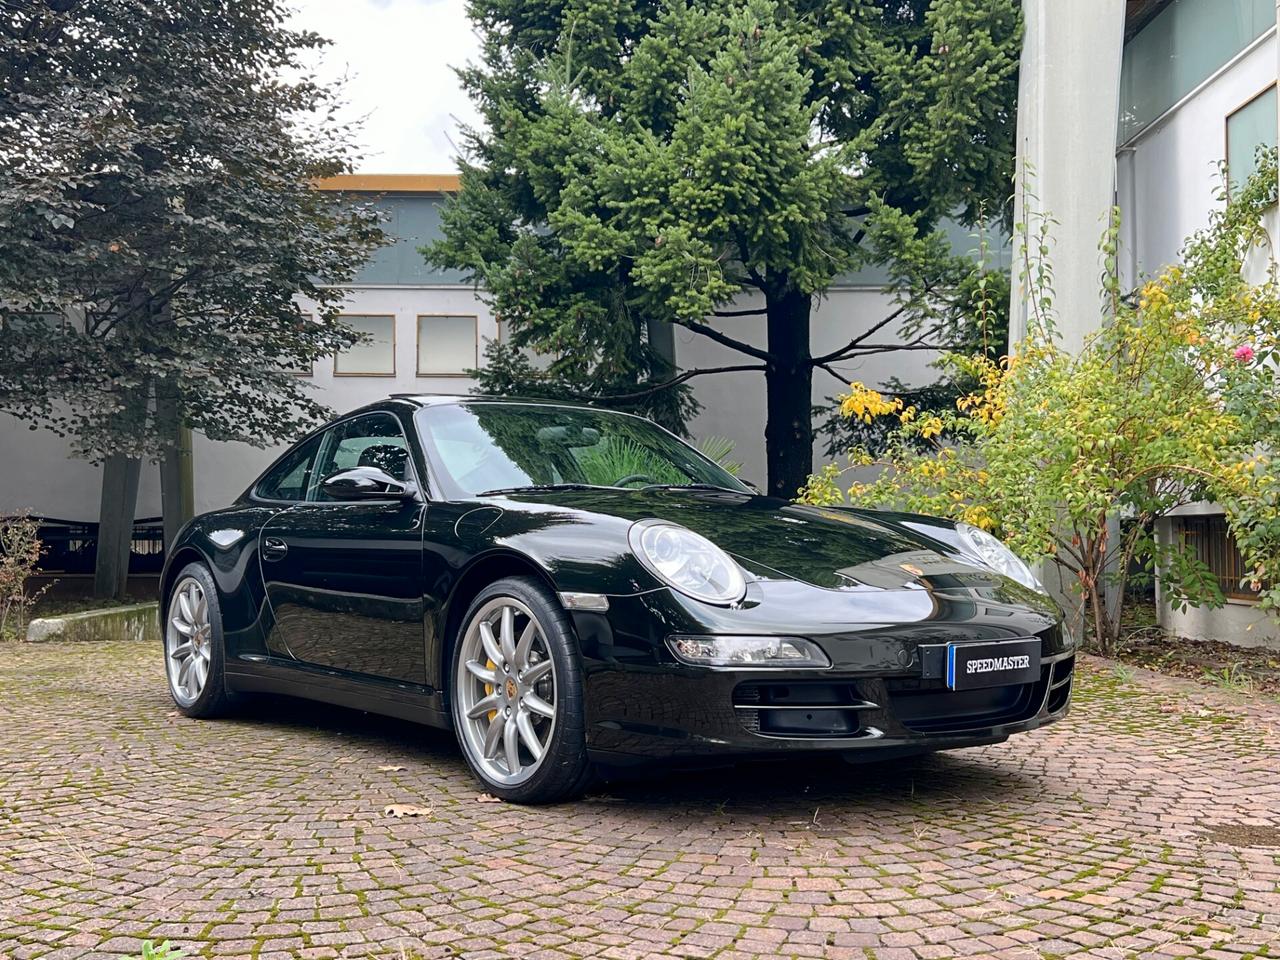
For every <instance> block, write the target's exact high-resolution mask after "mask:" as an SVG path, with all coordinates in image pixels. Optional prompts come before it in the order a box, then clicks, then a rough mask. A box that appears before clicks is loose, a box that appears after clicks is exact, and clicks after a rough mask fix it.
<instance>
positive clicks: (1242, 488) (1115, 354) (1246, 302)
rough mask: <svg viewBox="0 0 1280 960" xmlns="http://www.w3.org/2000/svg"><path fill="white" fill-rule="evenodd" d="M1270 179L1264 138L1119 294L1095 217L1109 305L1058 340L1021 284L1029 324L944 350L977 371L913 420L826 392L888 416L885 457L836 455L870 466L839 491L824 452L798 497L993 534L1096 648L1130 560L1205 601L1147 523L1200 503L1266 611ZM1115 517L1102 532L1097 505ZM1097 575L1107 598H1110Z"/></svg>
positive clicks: (1037, 294) (1191, 600) (1274, 428)
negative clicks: (1039, 578)
mask: <svg viewBox="0 0 1280 960" xmlns="http://www.w3.org/2000/svg"><path fill="white" fill-rule="evenodd" d="M1276 181H1277V168H1276V160H1275V156H1274V154H1272V155H1271V156H1269V157H1268V158H1266V162H1265V163H1263V164H1262V166H1261V169H1260V170H1259V172H1258V174H1256V175H1255V176H1254V178H1252V179H1251V180H1250V182H1249V184H1248V185H1247V186H1246V188H1245V189H1243V190H1241V191H1239V192H1238V193H1237V195H1236V197H1235V198H1233V199H1232V200H1231V201H1230V202H1229V203H1228V204H1227V205H1226V206H1225V209H1223V210H1221V211H1219V212H1217V213H1215V214H1214V215H1213V217H1212V220H1211V223H1210V225H1209V227H1208V228H1207V229H1206V230H1204V231H1202V232H1201V233H1199V234H1196V235H1195V236H1193V237H1192V238H1191V239H1190V240H1189V241H1188V242H1187V244H1186V246H1185V247H1184V249H1183V256H1182V260H1183V262H1182V263H1181V264H1179V265H1177V266H1173V267H1170V268H1168V269H1167V270H1165V271H1164V272H1162V273H1161V274H1160V275H1159V276H1156V277H1153V278H1151V279H1149V280H1147V281H1146V282H1145V283H1143V284H1142V286H1141V288H1140V289H1139V290H1138V291H1136V292H1135V294H1133V295H1131V296H1122V295H1121V293H1120V291H1119V288H1118V282H1117V281H1116V279H1115V277H1114V272H1113V271H1114V257H1115V236H1116V228H1115V226H1114V225H1113V227H1112V229H1111V230H1110V231H1109V232H1108V234H1107V237H1106V239H1105V240H1104V242H1103V251H1104V253H1105V254H1106V256H1107V258H1108V265H1109V267H1111V270H1110V271H1109V272H1108V273H1107V274H1106V275H1105V278H1104V285H1105V288H1106V293H1107V296H1108V298H1109V299H1108V303H1109V310H1108V313H1109V317H1108V318H1107V323H1106V324H1105V325H1104V326H1103V327H1102V329H1100V330H1099V331H1098V332H1096V333H1095V334H1093V335H1092V336H1091V337H1089V338H1088V339H1087V341H1086V343H1085V346H1084V347H1083V349H1082V350H1081V351H1080V353H1079V354H1076V355H1072V354H1070V353H1067V352H1066V351H1064V350H1063V349H1062V348H1061V347H1060V346H1059V345H1058V343H1057V338H1056V336H1055V334H1054V322H1053V316H1052V298H1051V296H1050V295H1049V294H1047V293H1046V292H1045V291H1044V290H1043V289H1042V290H1040V291H1036V290H1034V289H1033V292H1032V299H1033V302H1034V303H1035V305H1036V308H1037V309H1036V316H1035V318H1034V322H1033V323H1032V329H1031V332H1030V334H1029V335H1028V337H1027V338H1026V339H1025V340H1024V341H1023V342H1022V343H1020V344H1017V345H1016V347H1015V348H1014V349H1013V350H1012V351H1011V353H1010V356H1008V357H1005V358H1003V359H1002V360H999V361H993V360H991V359H989V358H987V357H984V356H976V357H965V358H951V359H950V360H948V361H947V363H948V364H949V366H950V369H952V370H953V371H954V373H955V375H956V377H957V378H971V379H973V380H974V381H976V382H977V383H978V384H979V386H978V388H977V389H976V390H975V391H973V392H971V393H969V394H968V395H966V396H963V397H961V399H960V400H959V401H958V402H957V404H956V409H955V410H954V411H948V412H945V413H943V414H941V415H929V416H919V415H917V412H916V411H915V410H914V409H913V408H912V407H910V406H907V405H905V404H903V403H902V402H901V401H900V400H897V399H895V398H892V397H886V396H883V395H881V394H880V393H879V392H878V391H875V390H872V389H870V388H868V387H865V386H864V385H862V384H853V385H852V386H851V391H850V393H848V394H846V395H845V396H844V397H842V398H841V402H842V412H843V413H844V414H845V415H846V416H858V417H862V418H864V419H866V418H870V419H873V420H874V419H876V418H896V423H895V425H894V439H893V441H892V442H891V444H890V445H889V451H888V453H887V454H885V455H884V456H882V457H880V458H872V457H871V456H870V455H869V454H867V453H866V452H865V451H859V450H855V451H853V453H852V454H851V457H850V463H851V466H855V467H857V466H863V467H870V466H876V467H879V468H880V472H879V474H878V476H877V477H876V479H873V480H870V481H868V482H855V483H853V484H852V485H850V486H849V487H848V488H847V489H846V490H842V489H841V486H842V480H841V475H842V471H841V470H839V469H838V468H835V467H828V468H827V470H825V471H823V472H822V473H819V474H817V475H815V476H814V477H812V478H810V481H809V484H808V485H807V486H806V487H805V489H804V490H803V491H802V499H803V500H805V501H808V502H812V503H833V502H838V501H840V500H842V499H843V497H844V496H845V495H846V494H847V496H848V497H849V499H850V500H851V501H853V502H855V503H860V504H867V505H877V506H891V507H894V508H897V509H906V510H914V511H918V512H921V513H931V514H937V515H942V516H949V517H953V518H955V519H958V520H964V521H967V522H969V523H972V524H974V525H976V526H979V527H982V528H984V529H987V530H991V531H993V532H995V533H996V534H998V535H999V536H1002V537H1003V538H1004V539H1005V540H1006V541H1008V543H1009V544H1010V546H1012V547H1013V548H1014V549H1015V550H1016V551H1018V552H1019V553H1021V554H1022V555H1023V556H1024V557H1025V558H1026V559H1028V560H1034V559H1044V560H1047V561H1049V562H1051V563H1053V564H1056V565H1057V566H1058V567H1059V568H1060V569H1061V571H1062V572H1063V574H1064V580H1065V581H1066V582H1067V583H1070V584H1073V585H1074V586H1075V588H1076V591H1077V594H1078V597H1079V599H1080V606H1079V607H1078V608H1077V611H1076V613H1077V617H1078V618H1079V619H1080V620H1083V621H1084V623H1085V625H1086V626H1087V627H1088V628H1089V630H1090V631H1091V633H1092V635H1093V637H1094V639H1095V641H1096V643H1097V645H1098V647H1099V649H1100V650H1101V651H1102V652H1104V653H1111V652H1114V649H1115V647H1116V644H1117V641H1118V639H1119V631H1120V617H1121V612H1122V610H1121V607H1122V605H1123V597H1124V587H1125V586H1126V585H1127V580H1128V578H1129V576H1130V568H1131V561H1132V560H1134V559H1135V558H1137V559H1139V560H1142V561H1144V562H1145V563H1146V565H1147V567H1148V569H1150V570H1151V571H1152V573H1153V575H1154V576H1156V577H1157V578H1159V579H1160V580H1161V582H1162V585H1163V586H1164V588H1165V589H1166V590H1167V591H1168V592H1169V594H1170V595H1172V596H1173V597H1174V598H1175V599H1176V600H1178V601H1180V602H1182V603H1184V604H1191V605H1200V604H1210V605H1213V604H1220V603H1222V602H1223V598H1222V592H1221V590H1220V588H1219V587H1218V584H1217V582H1216V580H1215V579H1214V578H1213V577H1212V576H1208V575H1207V571H1206V570H1205V569H1204V566H1203V564H1201V563H1200V562H1199V561H1197V560H1196V559H1195V558H1194V557H1193V556H1191V555H1190V554H1189V552H1187V551H1186V550H1184V549H1182V547H1181V545H1180V544H1162V545H1159V546H1157V544H1156V543H1155V542H1154V541H1153V539H1152V537H1151V534H1150V531H1151V529H1152V527H1153V524H1154V521H1155V520H1156V519H1158V518H1160V517H1164V516H1167V515H1168V514H1169V513H1170V511H1172V510H1174V509H1175V508H1177V507H1179V506H1181V505H1184V504H1187V503H1191V502H1195V501H1200V500H1213V501H1217V502H1218V503H1219V504H1221V505H1222V506H1223V507H1224V508H1225V510H1226V513H1227V519H1228V522H1229V524H1230V525H1231V528H1232V531H1233V533H1234V534H1235V536H1236V539H1237V541H1238V543H1239V545H1240V548H1241V551H1242V553H1243V555H1244V558H1245V561H1246V564H1247V567H1248V572H1247V573H1246V575H1245V579H1246V580H1247V581H1249V582H1250V583H1251V585H1252V586H1253V587H1254V588H1255V589H1259V588H1260V589H1262V591H1263V592H1262V605H1263V607H1264V608H1265V609H1268V610H1270V611H1271V612H1273V613H1274V612H1276V611H1277V610H1280V490H1278V489H1277V483H1278V481H1277V474H1276V466H1275V463H1274V454H1275V452H1276V450H1277V449H1278V448H1280V444H1277V440H1278V439H1280V381H1278V379H1277V376H1276V363H1277V360H1278V359H1280V285H1278V284H1277V279H1276V266H1275V263H1274V260H1273V258H1272V256H1271V251H1270V243H1269V239H1268V238H1267V235H1266V232H1265V230H1264V229H1263V227H1262V215H1263V213H1264V212H1265V211H1266V210H1267V209H1268V208H1269V207H1271V206H1272V205H1273V204H1274V203H1275V201H1276V192H1277V191H1276ZM1028 232H1029V231H1028ZM1028 246H1032V245H1030V244H1029V245H1028ZM1039 249H1043V248H1039ZM1259 257H1262V258H1263V259H1265V260H1266V269H1265V275H1264V276H1263V277H1262V279H1261V280H1260V282H1257V283H1250V282H1248V281H1247V280H1246V279H1245V276H1244V274H1245V266H1246V262H1249V263H1251V264H1254V265H1256V261H1257V260H1258V258H1259ZM1023 275H1024V277H1030V278H1031V280H1032V281H1034V279H1035V277H1036V276H1037V275H1040V276H1047V275H1048V271H1047V270H1045V269H1044V268H1043V267H1040V266H1037V265H1035V264H1032V263H1028V264H1026V265H1024V267H1023ZM922 441H926V443H924V445H923V446H922V443H921V442H922ZM1120 518H1122V519H1124V520H1125V521H1126V522H1125V523H1124V524H1122V525H1121V526H1120V528H1119V529H1120V530H1121V531H1122V532H1121V533H1120V534H1119V535H1118V536H1116V535H1115V533H1114V531H1115V530H1116V525H1115V524H1114V523H1109V522H1108V521H1109V520H1115V519H1120ZM1112 570H1114V571H1115V573H1114V574H1111V573H1109V571H1112ZM1108 578H1110V582H1117V586H1118V587H1119V589H1118V590H1117V593H1118V595H1119V598H1120V600H1119V603H1118V604H1117V603H1113V604H1112V605H1111V606H1110V608H1109V607H1108V604H1107V603H1106V602H1105V596H1104V591H1105V587H1106V585H1107V583H1108V582H1109V579H1108Z"/></svg>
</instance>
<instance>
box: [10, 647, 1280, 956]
mask: <svg viewBox="0 0 1280 960" xmlns="http://www.w3.org/2000/svg"><path fill="white" fill-rule="evenodd" d="M156 654H157V651H155V650H153V649H151V648H150V647H143V646H139V645H136V644H83V645H71V644H48V645H39V646H35V645H33V646H26V645H18V644H6V645H4V646H0V960H9V958H13V960H27V958H31V960H37V958H38V960H62V958H67V960H80V958H96V957H104V958H105V957H113V956H115V957H119V956H122V955H127V954H132V953H137V952H138V950H139V949H140V946H141V943H142V941H143V940H144V939H153V940H157V941H158V940H164V939H168V940H170V941H172V942H173V943H174V944H175V945H176V946H179V947H181V948H182V949H183V950H184V951H186V953H187V955H188V956H190V957H196V956H203V957H217V958H228V957H230V958H238V957H256V958H257V960H286V958H287V960H298V958H306V957H315V958H348V957H350V958H354V957H386V958H397V960H435V958H445V957H449V958H459V957H462V958H467V960H486V958H495V960H501V958H510V957H530V958H546V960H571V958H579V957H580V958H596V957H605V958H613V960H649V958H662V957H689V958H704V957H706V958H714V960H756V958H774V957H821V958H825V960H841V958H844V957H856V958H861V960H876V958H883V960H950V958H956V957H984V958H988V957H989V958H994V960H1049V958H1053V957H1057V958H1061V960H1066V958H1073V960H1083V958H1098V960H1121V958H1123V960H1129V958H1155V957H1203V958H1207V960H1230V958H1240V960H1243V958H1244V957H1249V956H1277V955H1280V849H1277V848H1276V847H1267V846H1263V845H1261V844H1262V841H1263V840H1265V839H1266V834H1267V833H1268V832H1273V831H1274V828H1275V827H1277V826H1280V762H1278V761H1277V760H1276V758H1277V757H1278V756H1280V705H1278V704H1276V703H1275V702H1274V701H1267V700H1264V699H1262V698H1247V697H1243V696H1240V695H1236V694H1232V693H1230V692H1226V691H1218V690H1214V689H1211V688H1206V687H1200V686H1196V685H1193V684H1190V683H1187V682H1185V681H1179V680H1173V679H1170V678H1165V677H1159V676H1156V675H1154V674H1150V673H1147V672H1144V671H1136V672H1135V674H1134V676H1133V678H1132V679H1125V678H1122V677H1121V676H1120V675H1119V674H1118V673H1116V672H1114V671H1113V670H1112V669H1111V667H1110V665H1109V664H1107V663H1105V662H1103V661H1098V660H1093V659H1090V658H1082V662H1081V665H1080V670H1079V677H1080V680H1079V686H1078V690H1077V694H1076V701H1075V705H1074V708H1073V712H1072V714H1071V716H1070V717H1069V718H1068V719H1067V720H1066V721H1064V722H1062V723H1060V724H1057V725H1055V726H1053V727H1051V728H1048V729H1046V730H1042V731H1037V732H1035V733H1032V734H1029V735H1026V736H1021V737H1015V738H1014V739H1013V740H1010V741H1009V742H1007V743H1004V744H999V745H995V746H990V747H984V748H980V749H974V750H966V751H960V752H956V753H952V754H943V755H939V756H935V757H931V758H926V759H923V760H917V761H911V762H906V763H896V764H883V765H874V766H858V767H850V766H847V765H845V764H843V763H841V762H840V761H838V760H834V759H831V760H828V759H822V758H818V759H813V758H812V757H803V758H802V757H797V758H795V759H787V760H784V761H775V762H771V763H752V764H741V765H739V766H737V767H735V768H732V769H729V770H723V769H722V770H716V771H712V772H705V773H701V772H693V773H690V772H681V773H678V774H677V773H670V774H665V773H663V772H661V771H655V772H650V773H648V774H646V775H645V776H644V777H642V778H638V779H636V780H634V781H628V782H620V783H614V784H608V785H606V786H604V787H601V788H599V789H598V790H597V791H596V792H595V793H594V794H593V795H592V796H590V797H588V798H587V799H585V800H583V801H580V802H576V803H567V804H561V805H558V806H554V807H546V808H533V809H524V808H519V807H513V806H508V805H505V804H482V803H477V802H476V799H477V796H478V795H479V792H480V791H479V790H478V789H477V787H476V785H475V784H474V783H473V782H472V781H471V780H470V778H469V777H468V775H467V773H466V770H465V768H464V767H463V764H462V761H461V758H460V757H459V755H458V752H457V747H456V745H455V744H454V743H453V742H452V740H451V738H450V737H448V736H447V735H444V734H441V733H438V732H434V731H430V730H426V729H424V728H420V727H416V726H414V725H412V724H407V723H401V722H399V721H392V720H384V719H380V718H376V717H369V716H365V715H363V714H358V713H353V712H346V711H341V710H337V709H335V708H329V707H323V706H315V705H310V704H305V703H301V702H298V701H292V700H286V699H261V700H254V701H250V702H249V703H248V704H247V705H246V707H245V709H244V710H243V711H242V712H241V713H239V714H237V715H236V716H234V717H232V718H229V719H226V720H223V721H218V722H204V723H202V722H198V721H191V720H186V719H185V718H182V717H181V716H179V715H178V714H177V713H176V712H175V711H174V710H173V708H172V705H171V703H170V702H169V700H168V697H167V695H166V693H165V688H164V681H163V677H162V674H161V669H160V663H159V657H158V656H157V655H156ZM380 766H382V767H403V768H404V769H396V770H383V771H379V770H378V767H380ZM389 803H405V804H413V805H415V806H423V807H429V808H431V809H432V810H433V811H434V813H433V815H431V816H429V817H420V818H406V819H395V818H388V817H384V816H383V814H382V810H383V808H384V807H385V806H386V805H387V804H389ZM1227 825H1231V826H1235V827H1237V828H1239V829H1238V830H1237V831H1235V832H1229V833H1226V834H1215V833H1214V832H1213V831H1212V830H1211V828H1213V827H1219V826H1227ZM1250 826H1252V827H1257V828H1260V829H1259V830H1258V833H1257V835H1258V837H1259V841H1258V845H1254V846H1251V845H1248V843H1249V842H1250V841H1248V838H1247V837H1244V834H1243V830H1244V829H1245V828H1248V827H1250ZM1221 836H1233V837H1235V838H1236V839H1237V841H1238V842H1239V843H1242V844H1245V845H1232V844H1228V843H1225V842H1223V841H1222V840H1221V839H1219V837H1221Z"/></svg>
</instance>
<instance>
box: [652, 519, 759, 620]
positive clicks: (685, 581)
mask: <svg viewBox="0 0 1280 960" xmlns="http://www.w3.org/2000/svg"><path fill="white" fill-rule="evenodd" d="M629 539H630V541H631V549H632V550H634V551H635V554H636V556H637V557H639V558H640V561H641V562H642V563H644V565H645V566H646V567H648V568H649V569H650V570H651V571H652V572H653V573H654V574H655V575H656V576H657V577H658V579H660V580H662V581H663V582H664V583H666V584H668V585H669V586H671V587H674V588H675V589H676V590H679V591H680V592H681V593H683V594H685V595H687V596H690V597H693V598H694V599H695V600H702V601H705V602H706V603H719V604H730V603H737V602H738V601H739V600H741V599H742V597H743V594H745V593H746V590H747V582H746V579H745V578H744V577H743V575H742V568H741V567H739V566H738V565H737V564H736V563H734V562H733V558H732V557H730V556H729V555H728V554H727V553H725V552H724V551H723V550H721V549H720V548H719V547H717V546H716V545H715V544H714V543H712V542H711V541H710V540H708V539H707V538H706V537H704V536H701V535H699V534H696V533H694V532H693V531H692V530H686V529H685V528H684V527H681V526H677V525H676V524H674V523H668V522H666V521H663V520H641V521H640V522H639V523H637V524H635V525H634V526H632V528H631V531H630V534H629Z"/></svg>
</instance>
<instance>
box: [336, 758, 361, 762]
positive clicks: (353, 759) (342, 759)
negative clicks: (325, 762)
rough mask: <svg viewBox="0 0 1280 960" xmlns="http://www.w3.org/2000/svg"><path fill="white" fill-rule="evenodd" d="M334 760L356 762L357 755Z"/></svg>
mask: <svg viewBox="0 0 1280 960" xmlns="http://www.w3.org/2000/svg"><path fill="white" fill-rule="evenodd" d="M333 762H334V763H355V762H356V758H355V757H339V758H338V759H337V760H335V761H333Z"/></svg>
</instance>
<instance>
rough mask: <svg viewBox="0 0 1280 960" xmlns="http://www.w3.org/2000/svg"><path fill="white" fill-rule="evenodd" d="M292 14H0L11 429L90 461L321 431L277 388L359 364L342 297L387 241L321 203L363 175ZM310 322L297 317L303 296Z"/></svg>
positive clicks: (239, 4) (184, 8) (93, 8)
mask: <svg viewBox="0 0 1280 960" xmlns="http://www.w3.org/2000/svg"><path fill="white" fill-rule="evenodd" d="M286 13H287V10H286V7H285V5H284V4H283V2H281V0H173V2H168V3H163V4H157V3H150V2H145V0H113V2H105V0H62V2H59V3H36V2H31V3H22V4H17V5H13V4H10V5H6V7H5V12H4V13H3V14H0V86H3V88H4V90H5V95H4V98H3V102H2V105H0V156H2V157H3V158H4V162H3V164H2V165H0V222H2V223H3V224H4V229H3V230H0V410H5V411H6V412H10V413H13V414H15V415H17V416H19V417H21V418H23V419H27V420H30V421H32V422H35V423H42V424H44V425H46V426H49V427H51V428H52V429H54V430H56V431H58V432H59V433H62V434H70V435H72V436H73V437H74V438H75V445H76V448H77V450H78V451H79V452H80V453H81V454H83V455H85V456H88V457H92V458H98V457H101V456H102V455H104V454H105V453H106V452H127V453H132V454H139V455H140V454H154V453H156V452H157V447H158V446H160V445H162V444H163V442H164V439H163V436H164V435H171V434H172V430H171V429H167V427H171V426H172V425H171V424H168V425H164V424H158V423H157V411H159V410H163V411H165V413H164V414H163V416H165V417H172V418H174V419H176V420H179V421H181V422H183V423H185V424H186V425H188V426H190V427H193V428H195V429H198V430H200V431H202V432H203V433H205V434H206V435H208V436H210V437H212V438H214V439H219V440H241V441H245V442H249V443H253V444H257V445H263V444H270V443H273V442H278V441H281V440H285V439H288V438H291V437H293V436H295V435H296V434H297V433H298V432H299V431H300V430H301V429H302V428H303V427H304V426H305V425H307V424H309V423H311V422H313V421H315V420H316V419H318V418H320V417H322V416H324V415H325V413H326V412H327V411H326V410H325V408H324V407H323V406H322V405H321V404H319V403H318V402H317V401H316V400H315V399H313V398H312V397H311V396H310V395H309V393H308V391H307V385H306V382H305V381H302V380H299V379H298V378H297V377H294V376H290V375H289V374H288V373H287V372H285V371H286V370H287V369H289V368H296V367H298V366H299V365H309V364H310V363H312V362H314V361H315V360H316V359H317V358H319V357H322V356H325V355H329V354H332V353H333V352H334V351H336V350H339V349H342V348H344V347H346V346H349V345H350V344H351V343H352V342H353V341H354V340H355V339H356V337H355V335H354V334H353V333H351V331H350V330H349V329H348V328H347V327H345V326H344V325H343V324H342V322H341V321H340V319H339V318H338V305H339V303H340V301H341V299H342V291H341V290H339V289H335V288H334V287H333V286H331V285H332V284H339V283H343V282H346V281H349V280H350V279H351V278H352V276H353V274H354V272H355V270H356V269H357V268H358V267H359V265H360V264H361V263H362V262H363V261H364V260H365V259H366V257H367V255H368V254H369V253H370V252H371V251H372V250H373V249H374V248H375V247H376V246H377V245H378V244H379V243H380V242H381V232H380V230H379V229H378V226H377V218H376V215H375V213H374V212H373V211H372V209H370V208H368V207H367V206H364V205H360V204H356V203H353V202H350V201H349V200H347V199H344V198H343V197H341V196H339V195H337V194H334V193H332V192H325V191H317V190H315V189H314V187H313V184H314V180H315V178H317V177H322V176H327V175H331V174H336V173H340V172H342V171H344V170H346V169H348V168H349V166H350V163H351V160H352V156H353V155H352V153H351V147H350V138H349V131H348V129H347V128H346V127H344V126H342V125H341V124H339V123H337V122H336V121H335V119H334V110H335V109H336V106H337V101H336V99H335V95H334V94H333V93H332V92H331V91H328V90H326V89H324V88H323V87H320V86H318V85H317V84H316V83H315V82H314V80H313V78H311V77H309V76H306V75H304V74H302V72H301V67H300V62H299V57H300V55H302V54H304V53H305V52H307V51H309V50H312V49H314V48H316V47H318V46H320V45H322V44H323V42H324V41H322V40H321V39H320V38H319V37H317V36H316V35H314V34H311V33H306V32H299V31H295V30H292V29H289V28H287V27H286V26H285V25H284V21H285V17H286ZM299 293H301V294H303V295H305V296H307V297H309V298H311V299H312V300H313V301H315V303H316V304H317V307H316V310H315V313H314V314H313V315H312V316H311V317H309V318H308V317H304V316H303V315H302V314H300V313H299V310H298V308H297V306H296V305H295V302H294V298H295V296H296V295H297V294H299Z"/></svg>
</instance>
